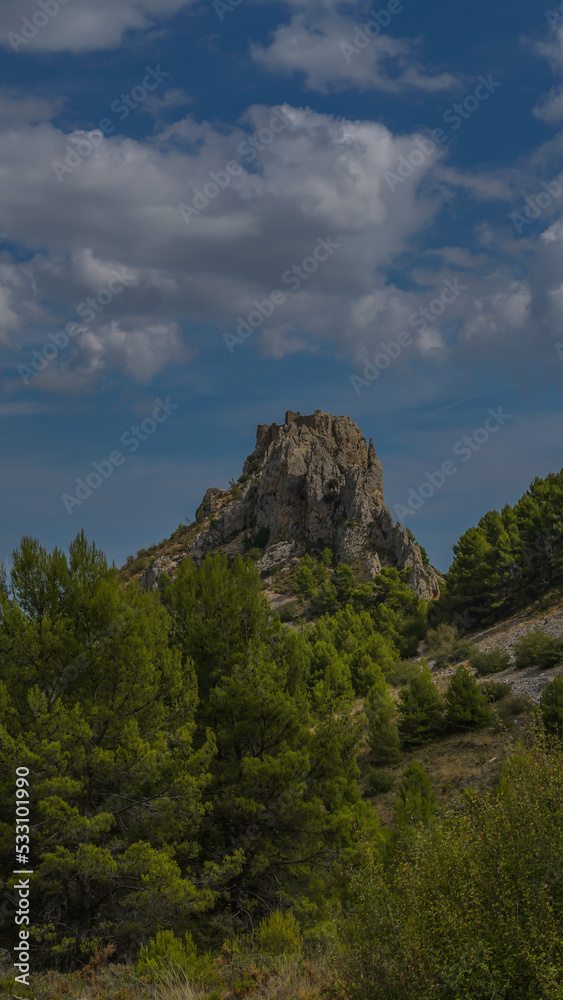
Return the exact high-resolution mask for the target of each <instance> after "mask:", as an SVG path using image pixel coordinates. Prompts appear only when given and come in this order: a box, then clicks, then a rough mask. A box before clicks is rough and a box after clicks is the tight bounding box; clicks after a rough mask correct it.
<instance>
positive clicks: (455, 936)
mask: <svg viewBox="0 0 563 1000" xmlns="http://www.w3.org/2000/svg"><path fill="white" fill-rule="evenodd" d="M562 765H563V753H562V752H561V751H559V750H556V749H552V748H550V747H549V746H548V745H547V744H546V743H545V742H543V741H542V740H541V739H538V738H536V741H535V743H534V744H533V745H532V747H531V748H529V749H527V748H524V747H522V746H519V747H517V748H516V749H515V752H514V753H513V754H511V756H510V758H509V760H508V762H507V763H506V764H505V765H504V767H503V771H502V774H501V779H500V782H499V786H498V788H497V789H496V790H491V791H482V790H481V791H479V792H477V791H473V792H470V793H468V794H467V796H466V797H465V799H464V802H463V804H462V806H461V808H460V809H458V810H455V811H450V812H448V813H446V814H445V815H443V816H442V817H440V818H439V819H437V820H436V821H435V823H434V829H433V830H432V833H431V834H428V833H421V834H420V835H419V839H418V841H417V850H416V852H415V853H414V854H413V853H408V852H403V853H401V852H398V853H397V854H396V855H395V858H394V863H393V865H389V866H386V865H384V864H382V863H381V860H380V858H379V857H378V853H377V851H376V850H375V849H373V850H371V849H370V847H369V845H366V850H365V851H364V855H363V861H362V865H361V867H360V868H359V870H358V871H357V872H356V873H355V874H354V875H353V876H352V879H351V883H350V887H349V888H350V903H349V907H348V911H347V916H346V917H345V919H344V921H343V922H342V924H341V933H342V935H343V938H344V942H343V943H344V949H343V953H342V962H343V968H342V969H341V979H342V980H343V981H344V982H346V996H347V998H348V1000H415V998H416V1000H418V998H420V1000H422V998H423V997H424V998H426V1000H437V998H441V1000H468V998H471V1000H491V998H492V997H496V998H498V1000H501V998H503V1000H556V998H560V997H561V989H560V985H561V982H562V981H563V950H562V948H561V941H562V939H563V893H562V891H561V873H562V871H563V843H562V840H561V829H562V827H563V766H562Z"/></svg>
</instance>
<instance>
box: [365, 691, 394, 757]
mask: <svg viewBox="0 0 563 1000" xmlns="http://www.w3.org/2000/svg"><path fill="white" fill-rule="evenodd" d="M364 711H365V713H366V716H367V720H368V727H369V728H368V746H369V748H370V750H371V759H372V762H373V763H374V764H375V765H379V764H390V763H393V762H394V761H396V760H398V759H399V757H400V756H401V742H400V739H399V732H398V729H397V722H396V715H397V710H396V707H395V702H394V701H393V698H392V696H391V692H390V691H389V687H388V685H387V684H386V683H385V680H384V678H383V675H380V676H379V678H378V679H377V680H376V682H375V683H374V684H373V685H372V687H371V688H370V690H369V693H368V696H367V698H366V700H365V702H364Z"/></svg>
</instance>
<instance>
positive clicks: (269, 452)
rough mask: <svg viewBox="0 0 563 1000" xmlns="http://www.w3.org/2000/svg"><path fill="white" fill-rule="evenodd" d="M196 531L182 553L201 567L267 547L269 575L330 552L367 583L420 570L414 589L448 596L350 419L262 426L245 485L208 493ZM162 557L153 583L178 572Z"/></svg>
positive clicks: (290, 416)
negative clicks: (396, 512) (208, 557)
mask: <svg viewBox="0 0 563 1000" xmlns="http://www.w3.org/2000/svg"><path fill="white" fill-rule="evenodd" d="M195 529H196V530H195V533H194V536H193V539H192V540H191V541H190V544H189V546H188V547H187V548H186V551H185V553H182V555H183V556H187V555H189V556H191V557H192V558H193V559H194V560H195V561H196V562H198V561H200V560H201V559H202V558H203V557H204V556H205V554H206V553H208V552H218V551H221V552H226V553H227V554H228V555H229V556H230V557H235V556H236V555H243V554H244V553H245V551H247V550H248V549H249V548H252V547H258V548H260V549H261V550H263V554H262V556H261V558H260V559H259V561H258V568H259V570H260V572H261V573H263V574H264V575H266V574H268V573H270V572H271V571H272V569H273V568H274V567H275V566H280V567H282V568H285V567H286V566H288V565H291V563H292V562H294V561H297V560H298V559H299V558H300V557H301V556H302V555H303V554H304V553H305V552H306V551H310V552H319V553H320V552H321V551H322V550H323V549H324V548H325V547H327V546H328V547H329V548H330V549H332V551H333V553H334V555H335V556H336V558H337V559H338V560H340V561H342V562H346V563H348V564H352V565H354V566H355V567H357V568H362V569H363V572H364V574H365V577H366V579H372V580H373V579H374V578H375V576H376V575H377V574H378V573H380V572H381V568H382V567H383V566H396V567H398V568H399V569H405V568H408V567H410V568H411V570H412V572H411V577H410V586H411V587H412V588H413V590H415V591H416V592H417V593H418V594H419V595H420V596H421V597H425V598H432V597H437V596H438V588H439V582H440V574H439V573H438V571H437V570H435V569H433V567H431V566H428V565H425V564H424V562H423V558H422V554H421V551H420V548H419V546H418V545H416V544H414V543H413V542H411V541H410V539H409V536H408V532H407V530H406V528H402V527H401V525H400V524H395V523H394V521H393V517H392V515H391V513H390V511H389V509H388V507H387V506H386V505H385V502H384V499H383V468H382V465H381V462H380V460H379V458H378V456H377V453H376V451H375V447H374V444H373V441H372V440H370V442H369V444H367V443H366V441H365V438H364V436H363V434H362V433H361V431H360V429H359V427H358V426H357V425H356V424H355V423H354V422H353V420H351V419H350V417H334V416H331V414H329V413H323V412H322V411H321V410H316V411H315V413H314V414H313V415H310V416H301V414H300V413H293V412H292V411H291V410H290V411H288V413H287V414H286V418H285V423H284V424H282V425H280V424H261V425H260V426H259V427H258V430H257V434H256V447H255V448H254V451H253V452H252V454H251V455H249V456H248V458H247V460H246V462H245V463H244V468H243V473H242V476H241V477H240V479H239V480H238V483H236V484H233V486H232V487H231V489H230V490H226V491H224V490H219V489H216V488H211V489H208V490H207V492H206V494H205V496H204V498H203V501H202V503H201V505H200V506H199V508H198V510H197V513H196V526H195ZM160 560H161V561H160V563H159V565H157V562H156V561H155V562H154V563H153V564H152V565H151V566H150V567H149V568H148V570H147V571H146V572H145V574H144V578H143V582H144V584H145V586H149V587H152V586H154V585H155V579H156V578H157V577H158V574H159V573H160V572H163V571H164V572H170V571H171V570H172V569H173V567H172V566H170V565H165V562H164V560H163V557H162V556H161V557H160ZM178 561H179V560H178V558H176V559H174V563H177V562H178Z"/></svg>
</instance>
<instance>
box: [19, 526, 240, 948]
mask: <svg viewBox="0 0 563 1000" xmlns="http://www.w3.org/2000/svg"><path fill="white" fill-rule="evenodd" d="M0 665H1V670H2V676H3V677H4V683H3V702H4V713H3V718H2V723H1V725H0V768H1V770H0V776H1V787H0V799H1V801H2V803H3V807H2V814H3V817H4V821H3V824H2V827H1V834H0V837H1V840H0V844H1V847H0V850H1V851H2V856H3V857H6V854H7V852H11V850H12V847H11V844H12V840H13V826H12V824H11V822H10V820H9V817H10V815H11V814H12V810H11V808H9V807H8V805H7V803H11V802H13V800H14V795H15V792H14V787H15V786H14V782H15V768H16V767H27V768H29V770H30V773H31V775H32V780H30V795H31V813H32V823H31V827H30V832H31V844H32V854H33V858H34V872H35V874H34V876H33V908H34V920H35V927H36V929H37V936H38V948H39V950H40V951H44V952H46V953H48V954H50V955H51V956H52V958H54V959H55V960H56V961H57V962H58V963H59V964H61V965H68V964H71V963H72V962H74V961H75V960H77V959H78V958H79V957H84V956H87V954H88V953H89V951H91V950H92V949H94V948H95V946H96V943H97V939H98V935H99V934H100V933H103V935H104V937H105V938H106V939H109V940H110V941H111V942H112V943H113V944H114V945H115V946H116V947H118V949H119V950H120V951H121V950H123V949H124V948H128V947H130V946H131V945H132V944H133V945H134V944H135V943H136V940H137V939H138V937H139V936H140V935H141V934H143V935H144V934H151V933H154V932H155V931H157V930H158V929H159V928H160V927H162V925H163V924H166V922H170V924H177V922H178V921H187V920H189V919H190V918H191V916H192V915H194V914H197V913H201V912H202V911H205V910H206V909H209V908H210V907H212V906H213V904H214V903H215V900H216V899H217V897H218V893H219V891H220V890H222V889H223V888H224V885H225V884H226V882H227V880H228V879H229V878H230V877H232V875H233V871H234V870H236V868H237V866H238V864H239V859H238V857H237V855H236V851H234V850H232V851H230V852H228V853H227V854H226V855H225V857H224V858H223V859H222V860H221V862H219V863H218V864H217V865H216V866H215V869H214V871H213V872H211V871H210V872H209V877H205V878H203V879H202V877H201V876H202V873H201V871H200V870H199V869H198V868H197V866H194V864H193V859H194V858H195V857H196V856H197V850H198V848H197V843H198V836H199V835H200V830H201V823H202V819H203V816H204V813H205V801H204V795H205V790H206V788H207V786H208V784H209V776H208V767H209V761H210V759H211V758H212V756H213V754H214V753H215V744H214V740H213V737H212V735H211V734H210V735H209V737H208V738H205V739H204V740H201V741H200V742H199V744H198V746H197V747H196V746H195V745H194V740H193V737H194V722H195V711H196V705H197V698H198V696H197V687H196V681H195V675H194V670H193V664H192V663H191V661H190V660H186V661H184V662H182V658H181V656H180V653H179V652H178V651H176V650H175V649H173V648H172V647H171V646H170V644H169V641H168V623H167V616H166V612H165V611H164V609H163V608H162V607H161V606H160V604H159V602H158V599H157V598H155V597H154V596H153V595H151V594H149V593H146V592H140V591H138V590H136V589H134V588H130V589H129V590H127V591H126V590H125V588H124V586H123V584H122V583H121V582H120V581H119V579H118V578H117V575H116V574H115V572H113V571H111V570H108V567H107V564H106V562H105V559H104V558H103V555H102V554H101V553H100V552H99V551H98V550H97V549H96V548H95V546H89V545H88V544H87V542H86V540H85V538H84V535H82V534H81V535H79V536H78V538H77V539H76V540H75V542H73V544H72V545H71V546H70V550H69V554H68V557H67V556H66V555H65V554H64V553H62V552H60V551H58V550H55V551H54V552H53V553H52V554H48V553H47V552H46V551H45V549H43V548H42V547H40V546H39V545H38V544H37V543H36V542H33V541H32V540H30V539H24V540H23V542H22V545H21V546H20V548H19V549H18V550H17V551H16V552H15V553H14V556H13V570H12V573H11V579H10V588H9V592H8V593H6V594H4V597H3V600H2V604H1V620H0ZM180 845H181V850H180V851H178V848H179V847H180Z"/></svg>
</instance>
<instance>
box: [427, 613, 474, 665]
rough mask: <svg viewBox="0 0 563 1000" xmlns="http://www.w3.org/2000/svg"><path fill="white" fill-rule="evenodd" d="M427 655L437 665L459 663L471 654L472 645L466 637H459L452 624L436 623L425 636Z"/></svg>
mask: <svg viewBox="0 0 563 1000" xmlns="http://www.w3.org/2000/svg"><path fill="white" fill-rule="evenodd" d="M426 642H427V644H428V657H429V659H431V660H434V662H435V664H436V666H437V667H447V666H449V665H450V664H452V663H459V662H460V660H466V659H468V657H469V656H470V655H471V653H472V651H473V649H474V647H473V645H472V644H471V643H470V642H468V640H467V639H461V638H460V636H459V633H458V631H457V629H456V628H455V627H454V626H453V625H446V624H445V623H444V624H443V625H438V627H437V628H433V629H430V631H429V633H428V635H427V636H426Z"/></svg>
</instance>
